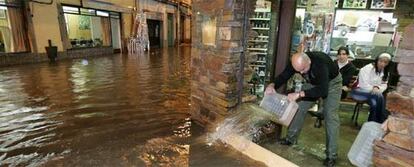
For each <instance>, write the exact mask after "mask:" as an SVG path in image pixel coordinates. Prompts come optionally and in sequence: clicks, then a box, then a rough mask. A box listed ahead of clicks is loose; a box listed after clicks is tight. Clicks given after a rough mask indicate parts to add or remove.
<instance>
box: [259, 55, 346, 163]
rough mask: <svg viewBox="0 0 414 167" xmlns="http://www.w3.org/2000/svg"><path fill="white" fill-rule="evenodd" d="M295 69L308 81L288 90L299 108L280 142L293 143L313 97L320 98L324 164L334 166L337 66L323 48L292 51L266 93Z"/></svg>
mask: <svg viewBox="0 0 414 167" xmlns="http://www.w3.org/2000/svg"><path fill="white" fill-rule="evenodd" d="M295 73H300V74H301V75H302V76H303V78H305V80H306V82H307V85H308V86H307V88H306V87H305V86H304V87H303V88H302V90H301V91H300V92H295V93H289V94H288V98H289V100H291V101H298V104H299V111H298V112H297V113H296V115H295V117H294V119H293V120H292V123H291V124H290V126H289V129H288V134H287V136H286V139H284V140H283V141H282V142H281V144H283V145H292V144H295V143H296V142H297V138H298V136H299V133H300V131H301V129H302V126H303V122H304V120H305V116H306V113H307V111H308V110H309V108H310V107H312V106H313V104H314V103H315V99H319V98H323V116H324V118H325V130H326V134H327V136H326V151H325V152H326V159H325V161H324V165H325V166H334V165H335V162H336V158H337V138H338V134H339V132H338V131H339V116H338V108H339V101H340V99H341V93H342V77H341V74H340V73H339V70H338V66H337V65H336V64H335V63H334V62H333V61H332V59H331V58H330V57H329V56H328V55H326V54H325V53H323V52H306V53H297V54H294V55H293V56H292V58H291V63H290V64H288V66H287V67H286V68H285V70H284V71H283V72H282V73H281V74H280V75H279V76H277V77H276V78H275V80H274V82H273V83H271V84H269V85H268V86H267V88H266V91H265V93H266V94H271V93H274V92H275V89H278V88H279V87H280V86H282V85H283V84H285V83H286V82H287V80H288V79H289V78H290V77H292V76H293V75H294V74H295Z"/></svg>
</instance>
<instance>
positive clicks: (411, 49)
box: [373, 24, 414, 166]
mask: <svg viewBox="0 0 414 167" xmlns="http://www.w3.org/2000/svg"><path fill="white" fill-rule="evenodd" d="M403 35H404V39H403V41H402V42H401V45H400V48H399V49H398V52H397V56H396V57H395V61H396V62H398V63H399V64H398V72H399V74H400V75H401V77H400V82H399V83H398V87H397V91H396V92H393V93H390V94H389V95H388V96H387V109H388V110H389V111H390V112H391V115H390V116H389V117H388V129H389V133H387V134H386V135H385V136H384V138H383V139H382V140H379V141H376V143H375V146H374V157H373V161H374V164H375V166H413V165H414V158H413V157H414V24H411V25H410V26H407V27H406V29H405V32H404V34H403Z"/></svg>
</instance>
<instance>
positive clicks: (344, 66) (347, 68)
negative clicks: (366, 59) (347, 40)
mask: <svg viewBox="0 0 414 167" xmlns="http://www.w3.org/2000/svg"><path fill="white" fill-rule="evenodd" d="M348 56H349V50H348V48H347V47H343V46H342V47H340V48H339V49H338V58H337V59H336V60H335V63H336V64H338V67H339V72H341V75H342V95H341V99H345V98H346V96H347V92H348V90H349V88H348V87H349V85H350V83H351V80H352V77H353V76H354V74H355V72H356V71H357V69H356V67H355V66H354V64H352V62H351V61H349V60H348Z"/></svg>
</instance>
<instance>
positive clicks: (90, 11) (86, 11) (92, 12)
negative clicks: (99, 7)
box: [80, 8, 96, 15]
mask: <svg viewBox="0 0 414 167" xmlns="http://www.w3.org/2000/svg"><path fill="white" fill-rule="evenodd" d="M95 12H96V11H95V10H93V9H83V8H81V9H80V13H81V14H83V15H95V14H96V13H95Z"/></svg>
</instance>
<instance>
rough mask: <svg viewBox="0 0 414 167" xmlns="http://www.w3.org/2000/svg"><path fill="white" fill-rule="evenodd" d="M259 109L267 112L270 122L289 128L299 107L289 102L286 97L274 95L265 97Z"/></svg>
mask: <svg viewBox="0 0 414 167" xmlns="http://www.w3.org/2000/svg"><path fill="white" fill-rule="evenodd" d="M260 107H262V108H263V109H264V110H265V111H266V112H267V114H268V115H269V119H270V120H272V121H275V122H277V123H280V124H282V125H284V126H289V125H290V123H291V122H292V119H293V117H294V116H295V114H296V112H297V110H298V107H299V106H298V104H297V103H296V102H290V101H289V100H288V98H287V96H285V95H281V94H278V93H274V94H271V95H265V96H264V97H263V100H262V101H261V103H260Z"/></svg>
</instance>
